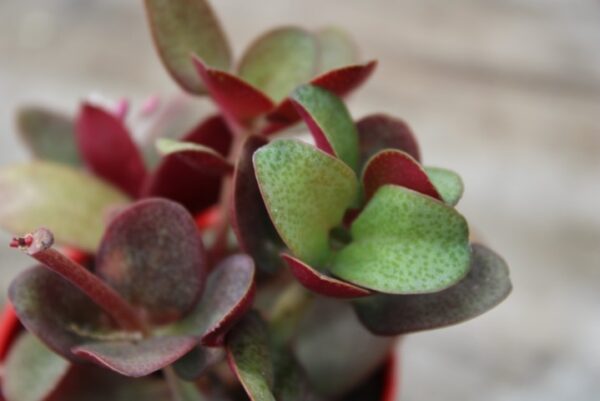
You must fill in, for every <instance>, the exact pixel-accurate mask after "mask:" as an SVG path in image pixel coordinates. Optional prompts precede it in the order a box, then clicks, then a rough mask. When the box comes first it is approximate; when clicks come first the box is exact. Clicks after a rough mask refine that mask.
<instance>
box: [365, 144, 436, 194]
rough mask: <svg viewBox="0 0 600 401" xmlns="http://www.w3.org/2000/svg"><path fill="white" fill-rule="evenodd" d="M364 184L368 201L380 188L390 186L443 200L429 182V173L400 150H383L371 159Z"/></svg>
mask: <svg viewBox="0 0 600 401" xmlns="http://www.w3.org/2000/svg"><path fill="white" fill-rule="evenodd" d="M362 182H363V188H364V190H365V196H366V198H367V200H369V199H371V197H372V196H373V195H374V194H375V192H377V190H378V189H379V188H380V187H382V186H384V185H388V184H393V185H398V186H401V187H405V188H408V189H412V190H413V191H416V192H420V193H422V194H423V195H428V196H431V197H432V198H435V199H438V200H443V199H442V197H441V195H440V194H439V192H438V191H437V189H436V188H435V186H434V185H433V184H432V182H431V181H430V180H429V177H428V176H427V172H425V170H424V169H423V168H422V167H421V166H420V165H419V163H418V162H417V161H416V160H415V159H413V158H412V157H411V156H410V155H409V154H408V153H405V152H402V151H400V150H391V149H389V150H382V151H381V152H379V153H377V154H376V155H375V156H373V157H372V158H371V159H369V161H368V162H367V165H366V166H365V169H364V171H363V176H362Z"/></svg>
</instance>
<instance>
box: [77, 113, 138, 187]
mask: <svg viewBox="0 0 600 401" xmlns="http://www.w3.org/2000/svg"><path fill="white" fill-rule="evenodd" d="M76 138H77V146H78V149H79V153H80V154H81V157H82V159H83V162H84V164H85V165H86V166H87V167H88V168H89V169H90V171H92V172H93V173H94V174H95V175H97V176H98V177H100V178H102V179H104V180H106V181H107V182H109V183H111V184H113V185H114V186H115V187H117V188H119V189H120V190H121V191H123V192H125V193H127V194H129V195H130V196H132V197H136V196H137V195H139V192H140V189H141V186H142V184H143V183H144V180H145V178H146V167H145V165H144V159H143V157H142V154H141V153H140V151H139V150H138V148H137V145H136V144H135V143H134V142H133V139H132V138H131V135H130V133H129V131H128V130H127V127H126V126H125V125H124V122H123V120H122V119H120V118H119V117H118V116H116V115H114V114H112V113H109V112H108V111H106V110H104V109H102V108H100V107H97V106H94V105H91V104H89V103H84V104H83V105H82V107H81V110H80V112H79V116H78V117H77V124H76Z"/></svg>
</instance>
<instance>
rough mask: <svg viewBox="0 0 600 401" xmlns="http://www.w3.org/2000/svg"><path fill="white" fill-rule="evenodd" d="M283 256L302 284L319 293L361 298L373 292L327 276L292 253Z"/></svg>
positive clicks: (338, 296)
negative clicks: (291, 254)
mask: <svg viewBox="0 0 600 401" xmlns="http://www.w3.org/2000/svg"><path fill="white" fill-rule="evenodd" d="M281 257H282V258H283V260H285V261H286V263H287V264H288V266H289V267H290V269H291V271H292V274H293V275H294V277H296V279H297V280H298V281H299V282H300V284H302V285H303V286H304V287H306V288H308V289H309V290H311V291H314V292H316V293H317V294H320V295H324V296H327V297H333V298H359V297H365V296H367V295H371V294H372V292H371V291H369V290H367V289H364V288H361V287H358V286H355V285H354V284H350V283H347V282H345V281H342V280H338V279H336V278H335V277H331V276H327V275H325V274H323V273H321V272H319V271H317V270H315V269H313V268H312V267H310V266H309V265H307V264H306V263H303V262H302V261H300V260H298V259H296V258H294V257H292V256H290V255H286V254H283V255H281Z"/></svg>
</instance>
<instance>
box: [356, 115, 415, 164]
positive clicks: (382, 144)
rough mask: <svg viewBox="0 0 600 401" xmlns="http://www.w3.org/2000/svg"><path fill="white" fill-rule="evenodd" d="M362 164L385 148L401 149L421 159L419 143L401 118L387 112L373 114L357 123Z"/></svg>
mask: <svg viewBox="0 0 600 401" xmlns="http://www.w3.org/2000/svg"><path fill="white" fill-rule="evenodd" d="M356 127H357V128H358V141H359V144H360V160H361V166H364V164H365V163H366V162H367V160H369V159H370V158H371V156H373V155H374V154H375V153H377V152H379V151H380V150H383V149H399V150H402V151H404V152H406V153H408V154H409V155H411V156H412V157H413V158H414V159H415V160H417V161H420V160H421V155H420V152H419V145H418V143H417V140H416V139H415V136H414V135H413V133H412V131H411V130H410V128H409V127H408V125H406V123H405V122H404V121H402V120H400V119H397V118H394V117H390V116H387V115H385V114H372V115H370V116H367V117H364V118H362V119H361V120H360V121H359V122H358V123H357V124H356Z"/></svg>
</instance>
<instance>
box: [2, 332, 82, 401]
mask: <svg viewBox="0 0 600 401" xmlns="http://www.w3.org/2000/svg"><path fill="white" fill-rule="evenodd" d="M70 367H71V364H70V363H69V362H68V361H67V360H66V359H64V358H62V357H60V356H58V355H57V354H55V353H54V352H52V351H51V350H49V349H48V348H47V347H46V346H45V345H44V344H42V343H41V342H40V341H39V340H38V339H37V338H36V337H35V336H33V335H32V334H29V333H27V332H25V333H23V334H22V335H21V337H19V339H18V340H17V341H16V343H15V344H14V345H13V346H12V348H11V350H10V353H9V354H8V358H7V360H6V365H5V368H4V369H5V370H4V377H3V380H2V391H3V394H4V396H5V397H6V399H7V400H8V401H43V400H45V399H46V397H47V396H48V395H49V394H50V393H51V392H52V391H53V390H54V389H55V388H56V387H57V386H58V385H59V383H60V382H61V381H62V379H63V378H64V377H65V375H66V374H67V372H68V371H69V368H70Z"/></svg>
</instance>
